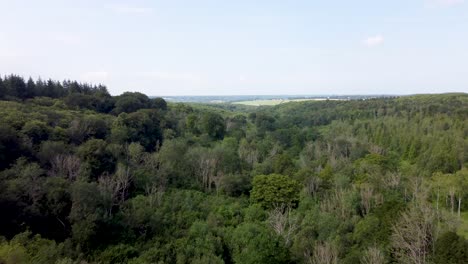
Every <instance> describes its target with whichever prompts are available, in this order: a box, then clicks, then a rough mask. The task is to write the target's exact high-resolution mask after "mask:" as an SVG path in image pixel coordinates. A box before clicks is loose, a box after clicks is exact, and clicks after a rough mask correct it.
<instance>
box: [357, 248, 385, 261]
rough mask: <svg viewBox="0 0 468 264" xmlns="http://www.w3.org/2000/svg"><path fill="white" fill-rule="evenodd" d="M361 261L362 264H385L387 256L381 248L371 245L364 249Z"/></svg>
mask: <svg viewBox="0 0 468 264" xmlns="http://www.w3.org/2000/svg"><path fill="white" fill-rule="evenodd" d="M361 262H362V264H384V263H385V256H384V255H383V253H382V251H381V250H380V249H379V248H377V247H369V248H368V249H366V251H364V255H363V256H362V259H361Z"/></svg>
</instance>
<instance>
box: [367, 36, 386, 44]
mask: <svg viewBox="0 0 468 264" xmlns="http://www.w3.org/2000/svg"><path fill="white" fill-rule="evenodd" d="M384 41H385V39H384V37H383V36H382V35H376V36H370V37H368V38H366V39H364V41H363V43H364V45H366V46H367V47H376V46H380V45H382V44H383V43H384Z"/></svg>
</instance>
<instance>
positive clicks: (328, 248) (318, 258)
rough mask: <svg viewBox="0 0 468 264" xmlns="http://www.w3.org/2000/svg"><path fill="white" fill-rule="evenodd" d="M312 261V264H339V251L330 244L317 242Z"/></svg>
mask: <svg viewBox="0 0 468 264" xmlns="http://www.w3.org/2000/svg"><path fill="white" fill-rule="evenodd" d="M311 260H312V261H311V263H312V264H337V263H338V250H337V248H336V247H335V246H334V245H332V244H331V243H330V242H317V243H316V244H315V246H314V251H313V255H312V259H311Z"/></svg>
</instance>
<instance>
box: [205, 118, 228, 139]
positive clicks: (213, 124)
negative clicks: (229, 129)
mask: <svg viewBox="0 0 468 264" xmlns="http://www.w3.org/2000/svg"><path fill="white" fill-rule="evenodd" d="M200 122H201V128H202V131H203V132H204V133H206V134H208V135H209V136H210V137H211V138H213V139H223V137H224V133H225V132H226V126H225V124H224V119H223V117H222V116H221V115H219V114H216V113H212V112H208V113H205V114H204V115H203V116H202V118H201V120H200Z"/></svg>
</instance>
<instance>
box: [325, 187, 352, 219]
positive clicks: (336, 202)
mask: <svg viewBox="0 0 468 264" xmlns="http://www.w3.org/2000/svg"><path fill="white" fill-rule="evenodd" d="M352 192H353V191H352V190H344V189H335V190H334V191H333V192H331V193H329V194H328V196H326V197H325V198H324V199H323V200H322V201H321V202H320V209H321V210H322V211H325V212H329V213H334V214H336V215H337V216H338V217H340V218H341V219H343V220H346V219H348V218H349V217H350V216H351V215H352V214H353V211H354V209H353V208H352V206H351V205H350V200H351V199H350V195H352Z"/></svg>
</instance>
